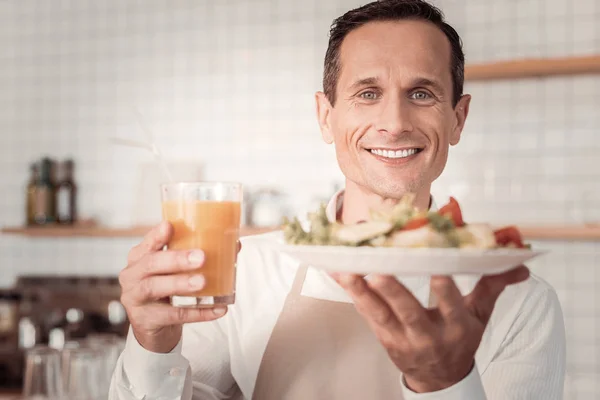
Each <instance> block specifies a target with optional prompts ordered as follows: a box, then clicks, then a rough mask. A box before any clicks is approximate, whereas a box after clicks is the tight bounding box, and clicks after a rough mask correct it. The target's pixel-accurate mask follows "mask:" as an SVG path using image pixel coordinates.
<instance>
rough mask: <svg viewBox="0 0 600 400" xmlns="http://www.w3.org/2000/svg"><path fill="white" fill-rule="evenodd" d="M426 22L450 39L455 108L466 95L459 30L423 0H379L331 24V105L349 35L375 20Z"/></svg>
mask: <svg viewBox="0 0 600 400" xmlns="http://www.w3.org/2000/svg"><path fill="white" fill-rule="evenodd" d="M410 19H412V20H424V21H429V22H431V23H433V24H434V25H436V26H437V27H438V28H439V29H440V30H441V31H442V32H444V34H445V35H446V37H447V38H448V40H449V41H450V46H451V50H452V53H451V61H450V72H451V74H452V89H453V94H452V96H453V98H452V100H453V106H456V104H457V103H458V101H459V100H460V98H461V96H462V94H463V85H464V81H465V55H464V53H463V49H462V41H461V39H460V36H459V35H458V33H457V32H456V30H455V29H454V28H453V27H451V26H450V25H448V24H447V23H446V21H445V20H444V14H443V13H442V11H441V10H440V9H439V8H437V7H435V6H433V5H431V4H429V3H428V2H426V1H424V0H379V1H374V2H372V3H369V4H366V5H364V6H362V7H359V8H356V9H354V10H350V11H348V12H347V13H345V14H344V15H342V16H341V17H338V18H336V19H335V20H334V21H333V23H332V24H331V30H330V34H329V45H328V47H327V52H326V53H325V70H324V73H323V91H324V92H325V95H326V96H327V98H328V99H329V101H330V102H331V104H332V105H335V102H336V90H337V82H338V79H339V76H340V71H341V67H342V66H341V61H340V49H341V47H342V42H343V41H344V39H345V38H346V36H347V35H348V34H349V33H350V32H352V31H353V30H355V29H357V28H359V27H361V26H363V25H365V24H367V23H368V22H374V21H400V20H410Z"/></svg>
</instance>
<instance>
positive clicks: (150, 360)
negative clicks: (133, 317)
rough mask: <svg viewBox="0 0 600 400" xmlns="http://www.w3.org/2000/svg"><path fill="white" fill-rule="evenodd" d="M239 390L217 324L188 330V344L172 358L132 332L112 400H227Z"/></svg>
mask: <svg viewBox="0 0 600 400" xmlns="http://www.w3.org/2000/svg"><path fill="white" fill-rule="evenodd" d="M224 318H226V317H224ZM236 389H237V385H236V384H235V381H234V379H233V377H232V376H231V373H230V366H229V351H228V345H227V338H226V336H225V334H224V331H223V329H221V327H220V326H219V323H218V322H217V321H212V322H201V323H197V324H188V325H184V328H183V337H182V340H181V341H180V342H179V343H178V344H177V346H176V347H175V348H174V349H173V350H172V351H171V352H170V353H166V354H159V353H153V352H150V351H148V350H146V349H144V348H143V347H142V346H141V345H140V344H139V343H138V341H137V340H136V338H135V336H134V335H133V332H132V331H131V329H130V331H129V334H128V336H127V343H126V346H125V350H124V351H123V353H122V354H121V356H120V357H119V360H118V362H117V365H116V368H115V371H114V373H113V376H112V381H111V387H110V391H109V400H134V399H135V400H142V399H143V400H195V399H202V400H224V399H229V398H231V396H232V395H233V394H235V393H237V392H236Z"/></svg>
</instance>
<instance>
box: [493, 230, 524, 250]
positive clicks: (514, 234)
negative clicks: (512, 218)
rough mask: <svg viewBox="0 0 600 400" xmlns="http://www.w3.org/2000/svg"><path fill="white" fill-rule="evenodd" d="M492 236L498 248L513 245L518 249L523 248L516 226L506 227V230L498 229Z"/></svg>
mask: <svg viewBox="0 0 600 400" xmlns="http://www.w3.org/2000/svg"><path fill="white" fill-rule="evenodd" d="M494 236H495V237H496V243H498V245H499V246H502V247H509V246H510V245H511V244H513V245H515V246H516V247H517V248H519V249H522V248H524V247H525V245H524V244H523V239H522V238H521V232H519V230H518V229H517V227H516V226H507V227H506V228H502V229H498V230H497V231H494Z"/></svg>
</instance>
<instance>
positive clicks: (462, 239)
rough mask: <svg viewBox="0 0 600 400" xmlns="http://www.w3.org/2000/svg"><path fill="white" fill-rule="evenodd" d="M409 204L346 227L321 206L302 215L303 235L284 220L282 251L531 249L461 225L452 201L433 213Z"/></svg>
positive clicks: (514, 234) (511, 232) (507, 233)
mask: <svg viewBox="0 0 600 400" xmlns="http://www.w3.org/2000/svg"><path fill="white" fill-rule="evenodd" d="M414 199H415V195H414V194H407V195H405V196H404V197H403V198H402V199H401V200H400V201H399V202H398V204H396V205H395V206H394V207H393V208H392V209H391V210H389V211H387V212H382V211H372V212H371V215H370V217H371V219H370V220H369V221H364V222H363V221H361V222H359V223H356V224H347V225H346V224H341V223H339V222H331V221H329V219H328V218H327V215H326V209H325V205H324V204H323V205H321V207H320V208H319V210H318V211H316V212H314V213H310V214H309V215H308V223H309V226H310V228H309V229H308V230H305V229H303V227H302V224H301V223H300V221H299V220H298V219H297V218H294V219H292V220H288V219H286V220H284V224H283V232H284V238H285V242H286V244H288V245H310V246H349V247H363V246H367V247H388V248H459V249H463V248H464V249H466V248H471V249H502V248H515V249H530V248H531V246H530V245H528V244H525V243H523V240H522V237H521V233H520V232H519V230H518V229H517V228H516V227H515V226H507V227H504V228H501V229H493V228H492V227H491V225H489V224H485V223H473V224H467V223H465V222H464V220H463V217H462V211H461V209H460V206H459V204H458V202H457V201H456V199H454V198H453V197H451V198H450V201H449V202H448V204H446V205H444V206H443V207H442V208H440V209H439V210H428V211H422V210H419V209H417V208H416V207H415V206H414V204H413V203H414Z"/></svg>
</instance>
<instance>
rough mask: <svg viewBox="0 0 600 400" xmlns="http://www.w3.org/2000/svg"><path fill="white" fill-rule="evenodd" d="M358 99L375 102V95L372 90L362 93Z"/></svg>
mask: <svg viewBox="0 0 600 400" xmlns="http://www.w3.org/2000/svg"><path fill="white" fill-rule="evenodd" d="M360 97H361V98H362V99H365V100H377V93H376V92H374V91H372V90H367V91H366V92H362V93H361V94H360Z"/></svg>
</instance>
